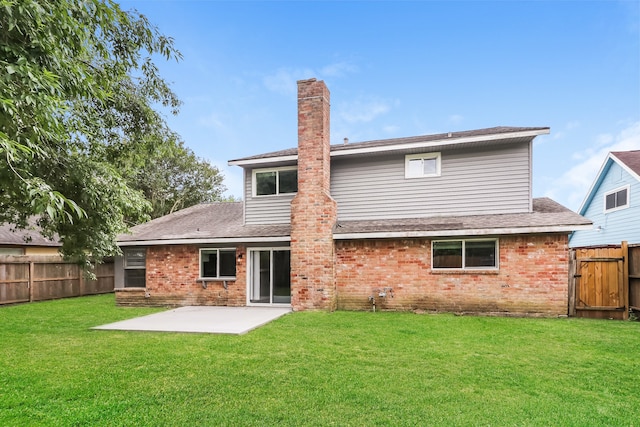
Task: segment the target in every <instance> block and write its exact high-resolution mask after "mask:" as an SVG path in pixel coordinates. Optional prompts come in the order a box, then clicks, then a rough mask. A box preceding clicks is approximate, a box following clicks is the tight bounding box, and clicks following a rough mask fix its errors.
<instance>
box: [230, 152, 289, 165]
mask: <svg viewBox="0 0 640 427" xmlns="http://www.w3.org/2000/svg"><path fill="white" fill-rule="evenodd" d="M294 161H298V155H297V154H293V155H290V156H277V157H267V158H260V159H250V160H229V161H228V162H227V164H228V165H229V166H251V165H260V164H263V163H273V162H294Z"/></svg>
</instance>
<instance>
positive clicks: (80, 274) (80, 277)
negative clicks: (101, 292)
mask: <svg viewBox="0 0 640 427" xmlns="http://www.w3.org/2000/svg"><path fill="white" fill-rule="evenodd" d="M76 268H77V270H78V280H79V284H80V296H84V293H85V288H84V285H85V283H84V270H83V269H82V267H80V266H79V265H78V266H77V267H76Z"/></svg>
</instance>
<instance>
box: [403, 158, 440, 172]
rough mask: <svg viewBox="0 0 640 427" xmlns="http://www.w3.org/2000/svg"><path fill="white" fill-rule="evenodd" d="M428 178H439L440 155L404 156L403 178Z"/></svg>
mask: <svg viewBox="0 0 640 427" xmlns="http://www.w3.org/2000/svg"><path fill="white" fill-rule="evenodd" d="M430 176H440V153H424V154H409V155H407V156H405V158H404V177H405V178H424V177H430Z"/></svg>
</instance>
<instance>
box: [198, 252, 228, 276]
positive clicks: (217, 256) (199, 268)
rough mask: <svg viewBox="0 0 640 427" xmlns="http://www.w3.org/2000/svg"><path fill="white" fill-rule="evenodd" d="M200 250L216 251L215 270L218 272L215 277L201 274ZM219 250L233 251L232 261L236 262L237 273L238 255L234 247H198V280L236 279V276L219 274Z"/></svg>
mask: <svg viewBox="0 0 640 427" xmlns="http://www.w3.org/2000/svg"><path fill="white" fill-rule="evenodd" d="M202 251H216V252H217V255H216V262H217V264H216V272H217V273H218V276H216V277H205V276H203V275H202ZM220 251H234V252H235V255H234V262H235V263H236V274H237V268H238V265H237V262H236V261H237V260H236V257H237V256H238V251H237V249H236V248H200V250H199V253H198V276H199V277H198V281H199V282H201V281H215V280H222V281H226V280H236V276H220Z"/></svg>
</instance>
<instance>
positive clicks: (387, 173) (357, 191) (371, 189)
mask: <svg viewBox="0 0 640 427" xmlns="http://www.w3.org/2000/svg"><path fill="white" fill-rule="evenodd" d="M441 156H442V158H441V175H440V176H438V177H426V178H412V179H406V178H405V171H404V167H405V155H404V154H388V155H384V156H377V157H369V158H361V159H354V158H351V159H339V158H334V159H333V161H332V164H331V195H332V196H333V198H334V199H335V200H336V201H337V203H338V218H339V219H341V220H362V219H393V218H416V217H427V216H440V215H486V214H494V213H520V212H529V209H530V198H531V194H530V192H531V190H530V189H531V185H530V182H531V176H530V175H531V164H530V155H529V143H521V144H511V145H504V146H500V147H497V148H495V149H487V148H486V147H485V148H484V149H482V150H468V149H467V150H451V151H442V152H441Z"/></svg>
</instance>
